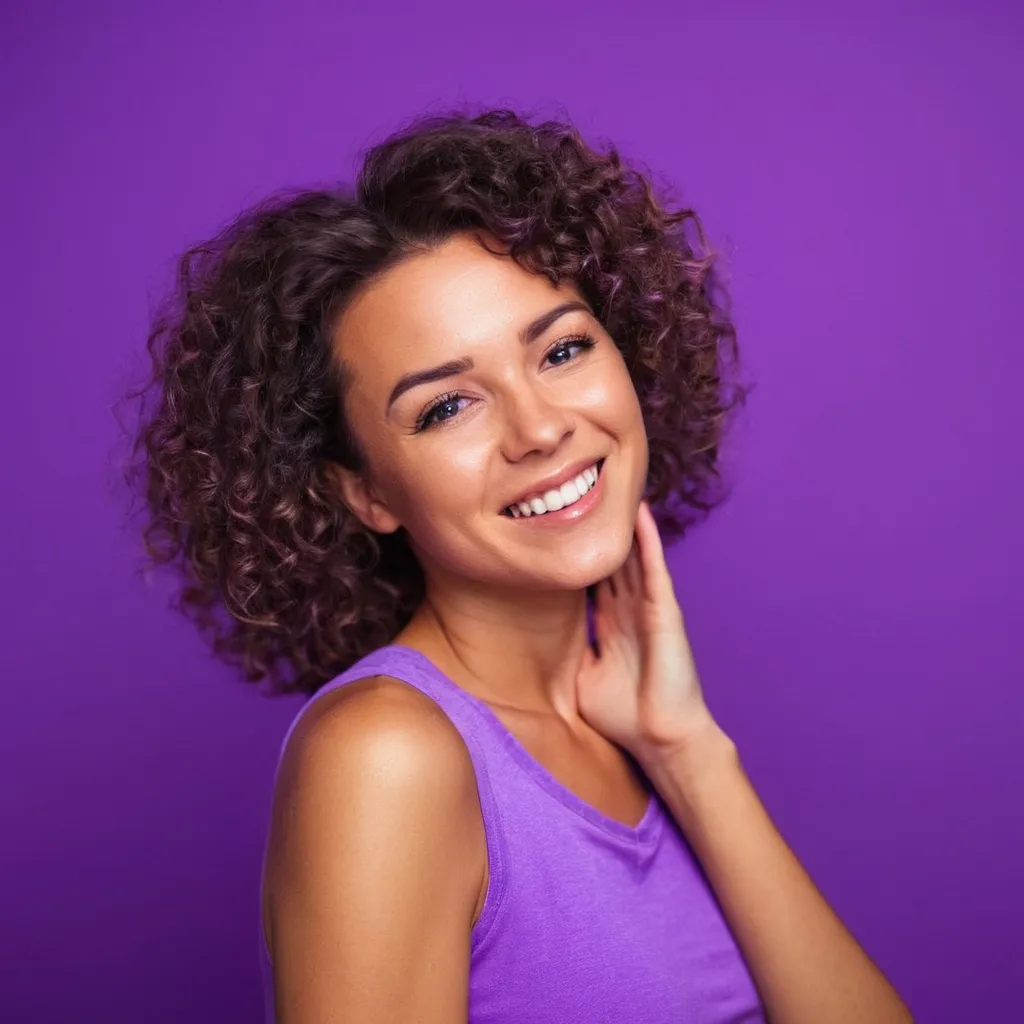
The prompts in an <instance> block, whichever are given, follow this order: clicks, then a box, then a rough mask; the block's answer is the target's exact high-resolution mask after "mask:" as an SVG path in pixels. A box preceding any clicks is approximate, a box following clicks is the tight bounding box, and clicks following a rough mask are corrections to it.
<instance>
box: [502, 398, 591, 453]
mask: <svg viewBox="0 0 1024 1024" xmlns="http://www.w3.org/2000/svg"><path fill="white" fill-rule="evenodd" d="M503 404H504V406H505V417H504V438H503V443H502V449H503V451H504V454H505V458H507V459H508V460H509V461H510V462H518V461H520V460H521V459H524V458H526V457H527V456H528V455H532V454H538V455H551V454H553V453H554V452H556V451H557V450H558V449H559V448H560V447H561V446H562V444H563V443H564V442H565V441H566V440H567V439H568V438H570V437H572V434H573V431H574V430H575V426H574V420H573V416H572V413H571V410H569V409H568V408H566V406H565V405H564V404H563V403H560V402H558V401H557V400H555V399H553V398H552V397H551V396H550V395H547V394H545V393H544V391H543V390H542V388H541V387H540V386H538V385H537V384H535V383H527V382H522V383H520V384H519V386H518V387H516V388H515V389H514V390H510V391H509V392H508V393H507V394H506V396H505V400H504V403H503Z"/></svg>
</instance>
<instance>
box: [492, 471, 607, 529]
mask: <svg viewBox="0 0 1024 1024" xmlns="http://www.w3.org/2000/svg"><path fill="white" fill-rule="evenodd" d="M596 483H597V463H596V462H595V463H594V465H593V466H590V467H589V468H587V469H585V470H583V472H582V473H580V475H579V476H577V477H576V478H575V479H573V480H567V481H566V482H565V483H564V484H562V486H561V487H554V488H552V489H551V490H550V491H545V492H544V494H543V495H542V496H540V497H538V498H531V499H530V500H529V501H520V502H518V503H516V504H515V505H509V507H508V511H510V512H511V513H512V515H513V516H516V517H517V518H518V517H519V516H541V515H543V514H544V513H545V512H557V511H558V510H559V509H560V508H565V507H566V505H571V504H572V503H573V502H574V501H579V500H580V498H582V497H583V495H584V494H586V493H587V491H589V490H590V488H591V487H593V486H594V484H596Z"/></svg>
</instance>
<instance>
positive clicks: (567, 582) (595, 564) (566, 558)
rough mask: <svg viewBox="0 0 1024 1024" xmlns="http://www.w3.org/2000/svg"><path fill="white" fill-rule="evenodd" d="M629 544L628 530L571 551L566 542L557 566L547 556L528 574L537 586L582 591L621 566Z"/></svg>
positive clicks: (630, 544) (548, 588)
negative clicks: (621, 534) (618, 535)
mask: <svg viewBox="0 0 1024 1024" xmlns="http://www.w3.org/2000/svg"><path fill="white" fill-rule="evenodd" d="M632 544H633V534H632V532H631V531H630V532H625V533H624V534H623V536H621V537H614V538H607V537H606V538H604V539H603V541H602V542H594V543H593V544H592V545H588V546H587V547H582V546H581V549H580V550H578V551H574V550H573V549H572V547H573V546H572V545H566V547H565V548H563V550H562V551H561V552H559V558H558V565H557V566H552V565H551V559H550V558H549V559H547V560H545V563H542V564H540V565H537V566H536V568H535V570H534V573H531V574H530V575H532V576H533V577H534V580H535V581H536V582H535V585H536V586H537V587H539V588H540V589H544V590H584V589H585V588H587V587H590V586H593V585H594V584H595V583H599V582H600V581H601V580H603V579H605V578H607V577H608V576H611V574H612V573H614V572H617V571H618V570H619V569H621V568H622V566H623V565H624V564H625V562H626V559H627V558H628V557H629V552H630V548H631V547H632ZM552 570H554V571H552Z"/></svg>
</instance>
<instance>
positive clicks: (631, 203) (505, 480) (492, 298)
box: [139, 111, 910, 1024]
mask: <svg viewBox="0 0 1024 1024" xmlns="http://www.w3.org/2000/svg"><path fill="white" fill-rule="evenodd" d="M688 226H692V227H693V228H695V230H696V233H697V238H698V240H699V239H700V228H699V225H698V223H697V221H696V218H695V217H694V215H693V214H692V213H691V212H690V211H685V210H684V211H676V212H672V211H669V210H668V209H666V208H665V206H664V205H663V203H662V202H661V201H660V200H659V198H658V197H657V196H656V194H655V192H654V190H653V189H652V188H651V186H650V183H649V181H648V180H647V179H646V178H645V177H644V176H643V175H641V174H639V173H637V172H635V171H633V170H631V169H629V168H628V167H626V166H625V165H624V164H623V163H622V162H621V160H620V159H619V157H618V156H617V155H616V153H615V152H614V151H608V152H597V151H595V150H593V149H591V148H589V147H588V146H586V145H585V144H584V142H583V141H582V140H581V139H580V138H579V136H578V134H577V133H576V132H575V131H574V130H572V129H571V128H570V127H567V126H565V125H561V124H557V123H553V122H547V123H544V124H541V125H537V126H534V125H531V124H529V123H527V122H525V121H523V120H522V119H520V118H518V117H517V116H516V115H514V114H512V113H510V112H508V111H493V112H490V113H487V114H485V115H482V116H479V117H468V116H461V115H456V116H451V117H446V118H434V119H430V120H424V121H420V122H419V123H416V124H414V125H413V126H412V127H411V128H409V129H408V130H406V131H404V132H402V133H400V134H398V135H396V136H394V137H392V138H391V139H389V140H388V141H387V142H385V143H384V144H382V145H381V146H379V147H377V148H376V149H374V150H373V151H371V153H370V154H369V156H368V158H367V160H366V163H365V166H364V168H363V170H362V173H361V175H360V178H359V181H358V184H357V187H356V188H355V190H354V192H352V193H348V192H346V191H320V192H307V193H301V194H298V195H291V196H286V197H278V198H276V199H274V200H273V201H271V202H269V203H267V204H265V205H264V206H263V207H262V208H260V209H257V210H255V211H252V212H250V213H248V214H247V215H245V216H243V217H242V218H240V219H239V220H238V221H237V222H236V223H235V224H233V225H232V226H230V227H229V228H228V229H227V230H225V231H224V232H223V233H222V234H221V235H220V236H219V237H218V238H217V239H215V240H214V241H213V242H211V243H209V244H207V245H202V246H199V247H196V248H195V249H194V250H192V252H190V253H189V254H188V255H187V256H186V257H185V258H184V260H183V262H182V270H181V282H180V283H181V294H180V300H181V301H180V302H179V303H178V304H177V305H175V306H173V307H172V308H171V309H169V310H168V312H167V313H166V315H164V316H163V317H162V319H161V320H160V322H159V323H158V324H157V325H156V327H155V329H154V332H153V335H152V337H151V345H150V347H151V351H152V353H153V357H154V360H155V368H156V372H155V383H156V385H157V398H158V402H157V405H156V406H155V407H153V409H152V411H151V412H150V413H149V415H148V418H147V419H146V422H145V427H144V429H143V432H142V434H141V435H140V449H139V450H140V452H141V453H142V455H143V458H144V462H143V468H144V471H145V473H146V481H147V487H148V501H149V504H150V511H151V520H150V523H149V526H148V531H147V536H148V540H149V545H150V549H151V551H152V553H153V554H154V556H155V557H156V558H157V559H158V560H163V561H174V562H176V563H177V564H178V565H179V566H180V567H181V568H182V569H183V570H184V572H185V574H186V579H187V582H186V585H185V588H184V590H183V603H184V606H185V608H186V609H187V610H189V611H190V612H191V613H192V614H193V615H194V616H195V618H196V620H197V621H198V622H199V624H200V625H201V626H202V627H203V628H204V629H206V630H207V631H208V632H209V633H210V634H211V635H212V637H213V640H214V643H215V646H216V649H217V650H218V651H219V652H220V653H221V654H222V655H224V656H226V657H228V658H229V659H231V660H234V661H236V662H238V663H240V664H241V665H242V666H244V669H245V671H246V673H247V675H248V676H249V678H251V679H253V680H257V679H261V678H268V679H270V680H271V681H272V683H273V684H275V685H276V688H277V689H278V690H281V691H289V690H290V691H302V692H306V693H310V694H313V693H315V694H316V698H315V700H312V701H310V702H308V703H307V704H306V705H305V706H304V708H303V710H302V712H300V714H299V716H297V718H296V720H295V722H294V723H293V724H292V727H291V728H290V730H289V732H288V735H287V737H286V739H285V742H284V744H283V748H282V757H281V762H280V765H279V770H278V775H277V780H276V785H275V801H274V809H273V814H272V822H271V826H270V834H269V840H268V844H267V851H266V859H265V868H264V878H263V903H262V912H263V913H262V924H263V933H264V938H265V942H266V954H267V964H268V976H269V975H271V974H272V987H271V988H269V989H268V1016H269V1017H271V1018H273V1016H274V1013H275V1010H276V1019H277V1020H278V1021H279V1022H280V1024H313V1022H324V1021H346V1022H353V1024H355V1022H364V1021H365V1022H371V1021H372V1022H375V1024H379V1022H385V1021H394V1022H403V1024H404V1022H411V1021H418V1022H437V1024H442V1022H443V1024H455V1022H457V1021H467V1020H468V1021H472V1022H475V1024H484V1022H487V1024H491V1022H493V1024H497V1022H515V1024H528V1022H538V1024H539V1022H567V1021H586V1022H598V1021H614V1022H616V1024H618V1022H626V1021H631V1022H636V1021H645V1022H664V1024H669V1022H673V1024H674V1022H680V1021H702V1022H703V1021H708V1022H711V1021H714V1022H724V1021H762V1020H765V1019H769V1020H771V1021H773V1022H775V1024H797V1022H800V1024H803V1022H806V1024H828V1022H831V1024H839V1022H851V1024H853V1022H857V1024H863V1022H867V1021H873V1022H883V1021H884V1022H888V1021H894V1022H895V1021H907V1020H909V1019H910V1017H909V1014H908V1012H907V1010H906V1007H905V1006H904V1005H903V1003H902V1002H901V1001H900V999H899V997H898V996H897V994H896V993H895V992H894V991H893V989H892V988H891V987H890V985H889V984H888V982H887V981H886V980H885V978H884V977H883V975H882V974H881V972H880V971H879V970H878V969H877V968H876V967H875V966H874V965H873V964H872V962H871V961H870V960H869V958H868V957H867V956H866V954H865V953H864V952H863V951H862V950H861V949H860V948H859V947H858V945H857V943H856V942H855V941H854V939H853V938H852V937H851V935H850V934H849V933H848V932H847V931H846V930H845V929H844V927H843V926H842V924H841V923H840V922H839V920H837V918H836V917H835V916H834V914H833V913H832V911H831V910H830V909H829V907H828V906H827V904H826V903H825V901H824V900H823V898H822V897H821V896H820V894H819V893H818V892H817V891H816V889H815V887H814V886H813V884H812V882H811V881H810V879H809V878H808V877H807V876H806V874H805V873H804V872H803V870H802V869H801V867H800V865H799V864H798V862H797V860H796V859H795V857H794V856H793V854H792V853H791V852H790V850H789V849H788V848H787V846H786V845H785V843H784V841H783V840H782V838H781V837H780V836H779V834H778V833H777V832H776V830H775V828H774V827H773V825H772V824H771V822H770V820H769V818H768V816H767V814H766V812H765V810H764V809H763V807H762V805H761V803H760V801H759V800H758V798H757V796H756V794H755V792H754V790H753V789H752V788H751V785H750V782H749V781H748V780H747V778H746V776H745V775H744V773H743V769H742V766H741V762H740V758H739V754H738V752H737V749H736V746H735V744H734V743H733V742H732V741H731V739H730V738H729V737H728V736H727V735H726V734H725V732H724V731H723V730H722V728H721V727H720V726H719V725H718V723H717V722H716V720H715V719H714V717H713V715H712V714H711V712H710V710H709V709H708V707H707V705H706V703H705V701H704V698H703V695H702V691H701V685H700V682H699V679H698V676H697V672H696V670H695V668H694V664H693V661H692V658H691V654H690V648H689V645H688V643H687V639H686V634H685V630H684V625H683V619H682V616H681V614H680V610H679V607H678V605H677V603H676V600H675V597H674V595H673V590H672V583H671V580H670V578H669V574H668V572H667V570H666V567H665V562H664V559H663V555H662V548H661V544H660V541H659V536H658V530H657V527H656V525H655V520H654V517H653V516H652V513H651V510H650V507H649V505H648V502H649V503H650V506H653V507H654V508H655V509H656V510H658V512H659V514H660V517H661V520H662V523H663V525H664V526H665V528H667V529H668V530H671V531H673V532H674V533H677V534H678V533H681V532H684V531H685V529H686V527H687V526H688V525H689V524H690V523H691V522H693V521H694V519H695V517H696V515H697V514H699V513H701V512H704V511H706V510H707V509H709V508H711V507H712V506H713V504H714V503H715V501H716V498H715V496H714V491H715V485H716V483H717V480H718V472H717V468H716V466H717V453H718V446H719V442H720V439H721V434H722V429H723V424H724V421H725V418H726V414H727V413H728V412H729V410H730V409H731V408H733V407H734V406H735V405H736V404H737V402H738V401H739V400H740V399H741V398H742V397H743V390H742V389H741V388H740V387H738V386H734V387H732V388H730V387H729V386H728V385H727V382H726V379H725V377H726V370H727V368H728V366H729V364H730V362H731V357H732V356H733V354H734V336H733V331H732V327H731V325H730V323H729V321H728V319H727V317H726V316H725V315H724V314H723V312H722V311H721V307H720V306H719V305H718V304H716V301H715V300H714V297H713V290H712V278H711V275H710V260H709V259H708V258H706V257H704V256H702V255H701V254H700V253H699V252H697V251H695V249H694V245H693V244H691V241H690V240H689V239H688V237H687V234H686V230H685V229H686V228H687V227H688ZM588 607H590V608H592V612H593V619H592V630H593V632H592V635H591V634H590V633H588ZM220 609H224V610H226V612H227V613H228V615H227V616H223V615H220V614H219V611H220ZM339 673H340V674H339ZM271 965H272V966H271ZM268 980H269V977H268Z"/></svg>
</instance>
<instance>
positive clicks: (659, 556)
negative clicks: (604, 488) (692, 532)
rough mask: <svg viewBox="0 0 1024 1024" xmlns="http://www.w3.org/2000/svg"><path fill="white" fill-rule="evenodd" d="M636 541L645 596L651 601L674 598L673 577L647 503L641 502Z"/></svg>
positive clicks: (638, 512) (638, 511)
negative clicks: (666, 562)
mask: <svg viewBox="0 0 1024 1024" xmlns="http://www.w3.org/2000/svg"><path fill="white" fill-rule="evenodd" d="M636 541H637V549H638V552H639V560H640V566H641V568H642V570H643V589H644V593H645V595H646V596H647V597H648V598H650V599H651V600H658V599H663V598H666V597H673V598H674V597H675V593H674V590H673V587H672V577H671V576H670V575H669V571H668V566H667V565H666V564H665V549H664V548H663V547H662V544H661V537H660V535H659V534H658V524H657V523H656V522H655V521H654V515H653V513H652V512H651V507H650V505H648V504H647V502H646V501H642V502H640V508H639V509H638V510H637V514H636Z"/></svg>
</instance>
